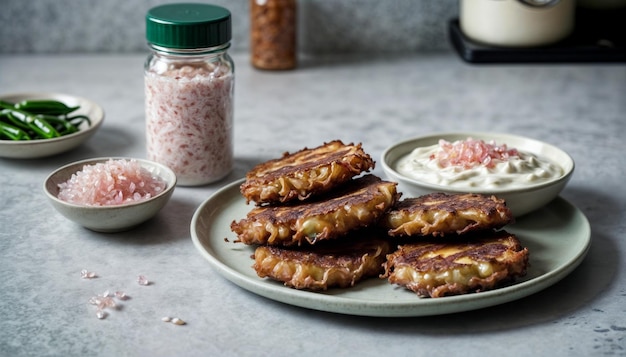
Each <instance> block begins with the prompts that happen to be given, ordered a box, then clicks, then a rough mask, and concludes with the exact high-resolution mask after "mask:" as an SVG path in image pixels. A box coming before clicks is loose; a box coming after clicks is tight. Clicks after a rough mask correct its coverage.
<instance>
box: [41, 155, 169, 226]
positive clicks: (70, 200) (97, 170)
mask: <svg viewBox="0 0 626 357" xmlns="http://www.w3.org/2000/svg"><path fill="white" fill-rule="evenodd" d="M175 186H176V174H174V172H173V171H172V170H171V169H169V168H168V167H167V166H164V165H161V164H159V163H156V162H152V161H148V160H143V159H134V158H122V157H112V158H109V157H104V158H95V159H88V160H82V161H77V162H74V163H71V164H68V165H65V166H63V167H61V168H59V169H57V170H56V171H54V172H53V173H51V174H50V175H49V176H48V177H47V178H46V180H45V182H44V185H43V188H44V192H45V194H46V196H48V199H49V200H50V202H51V203H52V206H53V207H54V208H55V209H56V210H57V211H58V212H59V213H60V214H61V215H63V216H65V217H66V218H68V219H69V220H71V221H73V222H75V223H78V224H79V225H81V226H83V227H85V228H88V229H90V230H93V231H97V232H105V233H113V232H121V231H126V230H130V229H132V228H134V227H136V226H137V225H139V224H141V223H143V222H145V221H147V220H149V219H150V218H152V217H153V216H155V215H156V214H157V213H158V212H159V211H160V210H161V209H162V208H163V207H164V206H165V205H166V203H167V202H168V201H169V199H170V198H171V196H172V194H173V192H174V188H175Z"/></svg>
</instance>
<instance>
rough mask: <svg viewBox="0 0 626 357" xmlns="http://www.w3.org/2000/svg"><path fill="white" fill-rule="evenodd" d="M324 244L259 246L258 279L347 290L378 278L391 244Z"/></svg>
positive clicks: (350, 240)
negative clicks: (371, 278)
mask: <svg viewBox="0 0 626 357" xmlns="http://www.w3.org/2000/svg"><path fill="white" fill-rule="evenodd" d="M358 234H361V233H356V235H358ZM351 235H354V233H353V234H351ZM325 243H327V244H317V245H314V246H307V247H306V248H304V247H297V248H286V247H272V246H259V247H257V249H256V250H255V252H254V265H253V268H254V270H256V272H257V275H258V276H259V277H261V278H265V277H268V278H270V279H273V280H277V281H281V282H283V283H284V284H285V285H286V286H289V287H292V288H295V289H308V290H327V289H328V288H331V287H339V288H346V287H350V286H354V285H355V284H356V283H357V282H359V281H361V280H363V279H366V278H369V277H378V276H379V275H380V274H381V273H382V272H383V263H384V262H385V259H386V258H385V257H386V255H387V254H388V253H389V252H390V245H389V243H388V242H387V241H385V240H381V239H367V238H366V237H365V238H364V237H350V238H347V239H342V240H339V241H331V242H325ZM328 243H329V244H328Z"/></svg>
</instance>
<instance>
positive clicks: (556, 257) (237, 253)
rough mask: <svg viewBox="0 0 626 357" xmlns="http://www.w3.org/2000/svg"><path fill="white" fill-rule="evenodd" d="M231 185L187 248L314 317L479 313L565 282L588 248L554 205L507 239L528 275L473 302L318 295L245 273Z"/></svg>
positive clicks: (404, 294) (202, 211)
mask: <svg viewBox="0 0 626 357" xmlns="http://www.w3.org/2000/svg"><path fill="white" fill-rule="evenodd" d="M242 182H243V180H241V181H237V182H233V183H231V184H229V185H227V186H225V187H224V188H222V189H220V190H219V191H218V192H216V193H215V194H213V195H212V196H211V197H209V198H208V199H207V200H206V201H205V202H204V203H202V204H201V205H200V207H199V208H198V209H197V210H196V212H195V213H194V215H193V218H192V221H191V237H192V241H193V243H194V245H195V246H196V248H197V249H198V251H199V252H200V254H202V256H203V257H205V258H206V259H207V261H208V262H209V264H210V265H211V266H212V267H213V268H214V269H215V270H216V271H217V272H218V273H219V274H220V275H222V276H223V277H225V278H226V279H228V280H230V281H232V282H233V283H235V284H237V285H239V286H240V287H242V288H244V289H246V290H249V291H251V292H253V293H256V294H258V295H261V296H264V297H266V298H269V299H273V300H276V301H280V302H283V303H286V304H290V305H294V306H300V307H305V308H310V309H314V310H320V311H328V312H335V313H343V314H350V315H362V316H388V317H394V316H426V315H439V314H447V313H454V312H461V311H468V310H474V309H480V308H483V307H488V306H493V305H497V304H502V303H505V302H509V301H513V300H516V299H520V298H523V297H525V296H528V295H531V294H533V293H536V292H538V291H540V290H542V289H545V288H547V287H549V286H550V285H552V284H554V283H556V282H558V281H559V280H561V279H562V278H564V277H565V276H567V275H568V274H569V273H570V272H572V270H574V268H576V267H577V266H578V265H579V264H580V262H581V261H582V260H583V258H584V257H585V255H586V254H587V251H588V249H589V245H590V242H591V230H590V227H589V222H588V221H587V218H586V217H585V216H584V215H583V214H582V212H580V211H579V210H578V209H577V208H576V207H574V206H572V205H571V204H570V203H568V202H567V201H565V200H563V199H562V198H558V199H556V200H554V201H553V202H551V203H550V204H549V205H547V206H546V207H544V208H542V209H540V210H539V211H537V212H536V213H533V214H530V215H528V216H525V217H522V218H521V219H519V220H518V222H517V223H515V224H514V225H510V226H508V227H507V228H506V229H507V231H509V232H511V233H514V234H516V235H517V236H518V238H519V239H520V241H521V242H522V244H523V245H524V246H526V247H528V249H529V251H530V268H529V270H528V274H527V275H526V276H525V277H524V278H522V279H520V280H518V281H517V282H516V283H514V284H513V285H510V286H506V287H502V288H499V289H496V290H493V291H486V292H481V293H475V294H468V295H460V296H450V297H443V298H436V299H428V298H419V297H417V295H415V294H414V293H412V292H410V291H408V290H406V289H404V288H400V287H396V286H393V285H391V284H389V283H388V282H387V281H386V280H383V279H370V280H366V281H364V282H361V283H359V284H357V285H356V286H354V287H353V288H349V289H331V290H328V291H325V292H310V291H303V290H295V289H292V288H288V287H285V286H283V285H282V284H281V283H279V282H275V281H272V280H269V279H261V278H259V277H258V276H257V275H256V272H255V271H254V269H253V268H252V264H253V261H252V259H251V258H250V255H251V254H252V253H253V252H254V250H253V248H252V247H250V246H246V245H244V244H242V243H234V240H235V239H236V235H235V234H234V233H233V232H231V230H230V223H231V222H232V221H233V220H239V219H242V218H244V217H245V216H246V214H247V213H248V211H249V210H251V209H252V206H250V205H247V204H246V203H245V200H244V198H243V197H242V196H241V194H240V193H239V185H240V184H241V183H242Z"/></svg>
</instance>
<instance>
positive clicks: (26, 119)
mask: <svg viewBox="0 0 626 357" xmlns="http://www.w3.org/2000/svg"><path fill="white" fill-rule="evenodd" d="M0 107H2V108H4V109H7V110H8V111H9V113H8V115H9V116H13V117H14V118H15V119H18V120H19V121H21V122H22V123H24V124H26V125H28V127H29V128H30V129H32V130H33V131H34V132H35V133H36V134H37V135H38V136H39V137H40V138H41V139H50V138H56V137H59V136H61V134H59V132H58V131H57V130H56V129H55V128H54V127H53V126H52V125H50V123H48V122H47V121H45V120H44V119H42V118H39V117H37V116H36V115H33V114H31V113H28V112H25V111H23V110H21V109H16V108H13V107H12V106H9V105H6V104H4V103H0Z"/></svg>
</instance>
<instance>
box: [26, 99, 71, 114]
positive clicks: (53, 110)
mask: <svg viewBox="0 0 626 357" xmlns="http://www.w3.org/2000/svg"><path fill="white" fill-rule="evenodd" d="M78 108H80V106H76V107H70V106H68V105H66V104H65V103H63V102H59V101H56V100H23V101H21V102H19V103H17V104H15V109H20V110H23V111H26V112H29V113H31V114H46V115H56V116H59V115H67V114H69V113H71V112H73V111H75V110H76V109H78Z"/></svg>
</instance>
